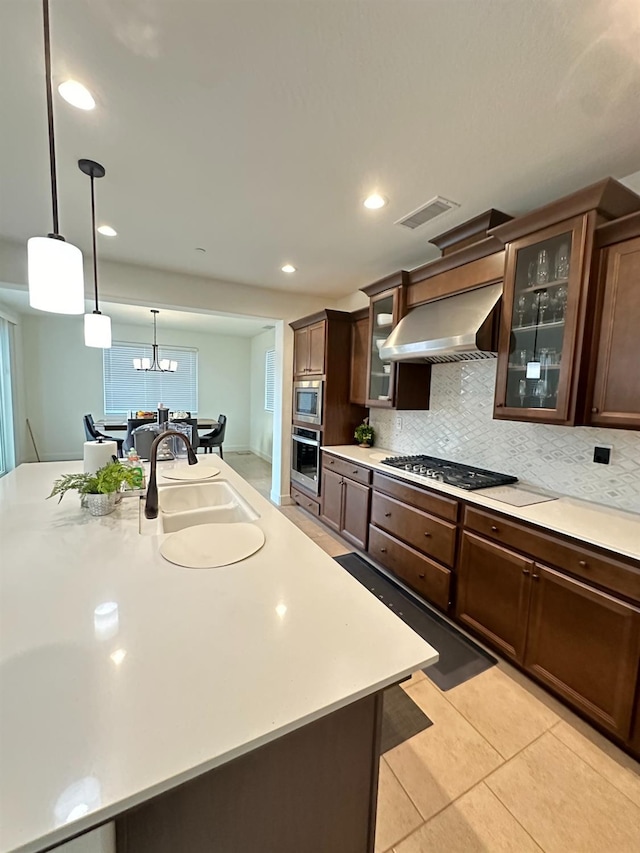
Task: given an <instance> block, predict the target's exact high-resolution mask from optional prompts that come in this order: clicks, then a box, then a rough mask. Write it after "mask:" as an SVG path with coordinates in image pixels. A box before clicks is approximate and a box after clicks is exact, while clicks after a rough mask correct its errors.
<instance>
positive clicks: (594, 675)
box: [525, 563, 640, 739]
mask: <svg viewBox="0 0 640 853" xmlns="http://www.w3.org/2000/svg"><path fill="white" fill-rule="evenodd" d="M531 587H532V593H531V607H530V616H529V630H528V637H527V646H526V653H525V668H526V669H528V670H529V671H530V672H532V673H533V674H534V675H535V676H536V677H537V678H539V679H540V680H541V681H543V682H545V683H546V684H547V685H549V687H551V688H552V689H553V690H554V691H556V692H557V693H559V694H560V695H561V696H564V697H565V698H566V699H567V700H568V701H569V702H570V703H571V704H573V705H574V706H576V707H577V708H579V709H580V710H582V711H583V712H584V713H586V714H588V715H589V716H590V717H591V718H592V719H594V720H596V721H597V722H599V723H600V724H601V725H602V726H604V727H605V728H607V729H609V730H610V731H611V732H613V733H614V734H616V735H618V736H619V737H621V738H624V739H626V738H628V736H629V734H630V731H631V720H632V713H633V708H634V700H635V693H636V678H637V674H638V656H639V653H640V611H639V610H637V609H636V608H635V607H632V606H631V605H630V604H626V603H625V602H623V601H619V600H618V599H616V598H613V597H612V596H610V595H607V594H606V593H604V592H600V591H599V590H596V589H593V587H590V586H587V584H584V583H581V582H580V581H578V580H574V579H573V578H569V577H566V576H565V575H562V574H560V572H556V571H554V570H553V569H549V568H546V567H545V566H541V565H538V564H537V563H536V564H535V565H534V568H533V571H532V573H531Z"/></svg>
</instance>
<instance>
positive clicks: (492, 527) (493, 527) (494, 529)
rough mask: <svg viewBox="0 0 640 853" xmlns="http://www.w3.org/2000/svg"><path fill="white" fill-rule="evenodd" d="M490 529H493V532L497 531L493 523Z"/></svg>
mask: <svg viewBox="0 0 640 853" xmlns="http://www.w3.org/2000/svg"><path fill="white" fill-rule="evenodd" d="M491 529H492V530H493V532H494V533H497V532H498V528H497V527H496V526H495V524H492V525H491Z"/></svg>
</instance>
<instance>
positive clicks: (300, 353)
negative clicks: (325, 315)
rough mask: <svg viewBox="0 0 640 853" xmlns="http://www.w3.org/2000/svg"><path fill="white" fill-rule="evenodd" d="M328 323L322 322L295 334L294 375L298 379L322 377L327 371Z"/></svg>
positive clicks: (296, 331)
mask: <svg viewBox="0 0 640 853" xmlns="http://www.w3.org/2000/svg"><path fill="white" fill-rule="evenodd" d="M325 333H326V322H325V321H324V320H321V321H320V322H318V323H313V324H311V325H309V326H304V327H302V328H301V329H295V331H294V333H293V375H294V377H295V378H296V379H304V378H305V377H307V376H322V374H323V373H324V369H325V355H324V350H325Z"/></svg>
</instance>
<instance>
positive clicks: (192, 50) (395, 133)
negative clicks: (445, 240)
mask: <svg viewBox="0 0 640 853" xmlns="http://www.w3.org/2000/svg"><path fill="white" fill-rule="evenodd" d="M0 17H1V21H0V33H1V35H0V56H1V59H0V63H1V65H0V75H1V79H2V80H3V86H2V94H1V99H0V115H2V123H3V133H2V142H1V144H2V149H1V151H0V189H1V192H2V199H3V202H2V205H1V208H2V211H1V213H0V234H2V235H4V236H7V237H10V238H17V239H20V240H23V239H25V238H27V237H28V236H30V235H32V234H40V233H46V232H48V231H49V230H50V228H51V223H50V206H49V201H48V173H47V169H48V164H47V146H46V123H45V122H46V119H45V101H44V85H43V65H42V54H41V51H42V22H41V2H40V0H2V2H0ZM51 17H52V39H53V50H52V52H53V66H54V75H55V80H56V83H58V82H60V81H61V80H62V79H64V78H66V77H67V76H73V77H75V78H77V79H79V80H81V81H83V82H84V83H85V84H86V85H88V86H89V88H90V89H91V91H92V92H93V93H94V95H95V97H96V100H97V103H98V105H97V108H96V109H95V110H94V111H93V112H91V113H87V112H81V111H79V110H75V109H74V108H73V107H71V106H69V105H68V104H66V103H65V102H64V101H62V100H61V99H60V97H59V96H58V95H57V93H56V95H55V111H56V127H57V132H58V153H59V182H60V195H61V226H62V232H63V233H64V234H65V235H66V236H67V238H68V239H70V240H73V241H74V242H76V243H78V244H79V245H81V246H82V247H83V248H85V249H87V248H88V246H89V237H90V234H89V186H88V180H87V178H86V176H84V175H82V174H81V173H80V172H79V171H78V169H77V167H76V162H77V160H78V158H80V157H90V158H94V159H97V160H99V161H100V162H102V163H103V164H104V165H105V167H106V170H107V176H106V178H104V179H103V180H102V181H101V182H99V183H98V186H97V193H98V212H99V219H100V221H101V222H107V223H109V224H111V225H113V226H114V227H115V228H116V229H117V230H118V232H119V236H118V237H117V238H114V239H109V238H104V237H101V238H100V252H101V255H102V256H103V257H106V258H111V259H114V260H121V261H128V262H133V263H138V264H146V265H150V266H153V267H161V268H167V269H174V270H181V271H185V272H191V273H197V274H202V275H207V276H213V277H216V278H221V279H228V280H231V281H239V282H245V283H249V284H255V285H259V286H263V287H268V288H279V289H291V290H299V291H303V292H309V293H317V294H326V295H334V296H338V295H341V294H344V293H348V292H350V291H352V290H354V289H355V288H356V287H358V286H361V285H363V284H366V283H368V282H370V281H372V280H374V279H376V278H377V277H379V276H381V275H384V274H387V273H389V272H392V271H394V270H396V269H398V268H400V267H408V268H411V267H413V266H416V265H417V264H420V263H422V262H424V261H425V260H427V259H428V258H429V257H434V256H435V255H436V251H435V249H434V248H433V247H431V246H429V244H428V242H427V240H428V238H429V237H430V236H433V235H434V234H437V233H439V232H440V231H443V230H446V229H448V228H450V227H452V226H453V225H454V224H457V223H459V222H462V221H464V220H465V219H467V218H469V217H470V216H473V215H475V214H477V213H479V212H481V211H482V210H484V209H486V208H487V207H491V206H493V207H498V208H501V209H503V210H505V211H507V212H509V213H514V214H517V213H520V212H523V211H525V210H527V209H531V208H532V207H534V206H536V205H538V204H540V203H543V202H546V201H549V200H552V199H553V198H556V197H558V196H560V195H563V194H564V193H566V192H570V191H573V190H575V189H578V188H579V187H581V186H583V185H585V184H586V183H589V182H591V181H593V180H597V179H599V178H601V177H603V176H605V175H608V174H612V175H614V176H617V177H620V176H624V175H627V174H629V173H631V172H635V171H636V170H638V169H640V122H639V121H638V109H637V108H638V103H639V102H640V50H638V43H639V36H640V14H639V0H242V2H240V0H224V2H223V0H207V2H204V0H51ZM9 81H10V82H9ZM374 189H375V190H378V191H379V192H381V193H382V194H384V195H385V196H387V197H388V198H389V199H390V203H389V205H388V206H387V207H386V208H383V209H382V210H380V211H373V212H371V211H367V210H365V209H364V208H363V207H362V204H361V201H362V199H363V197H364V196H365V195H367V194H368V193H369V192H370V191H372V190H374ZM436 194H440V195H443V196H445V197H446V198H449V199H453V200H455V201H457V202H459V203H460V204H461V207H460V208H459V209H458V210H456V211H455V212H450V213H448V214H445V215H444V216H442V217H441V218H439V219H437V220H435V222H433V223H431V224H428V225H426V226H424V227H422V228H420V229H418V230H417V231H415V232H410V231H406V230H405V229H402V228H400V227H398V226H395V225H393V222H394V220H396V219H398V218H399V217H400V216H402V215H404V214H406V213H408V212H409V211H411V210H413V209H414V208H416V207H417V206H419V205H421V204H422V203H423V202H425V201H427V200H428V199H430V198H431V197H433V196H434V195H436ZM196 246H202V247H204V248H206V250H207V252H206V254H202V253H199V252H196V251H195V247H196ZM287 261H290V262H292V263H293V264H295V265H296V266H297V267H298V268H299V271H298V272H297V273H296V274H294V275H289V276H287V275H286V274H284V273H282V272H280V267H281V266H282V264H283V263H285V262H287Z"/></svg>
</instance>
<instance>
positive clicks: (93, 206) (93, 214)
mask: <svg viewBox="0 0 640 853" xmlns="http://www.w3.org/2000/svg"><path fill="white" fill-rule="evenodd" d="M90 177H91V238H92V241H93V292H94V295H95V300H96V309H95V311H94V312H93V313H94V314H99V313H100V309H99V308H98V254H97V250H96V196H95V191H94V187H93V182H94V175H93V172H92V173H91V175H90Z"/></svg>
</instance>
